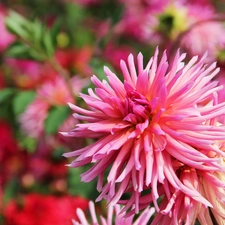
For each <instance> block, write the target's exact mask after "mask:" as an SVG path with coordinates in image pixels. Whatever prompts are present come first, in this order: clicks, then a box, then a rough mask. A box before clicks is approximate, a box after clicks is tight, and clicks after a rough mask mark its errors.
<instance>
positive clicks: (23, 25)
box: [5, 11, 59, 61]
mask: <svg viewBox="0 0 225 225" xmlns="http://www.w3.org/2000/svg"><path fill="white" fill-rule="evenodd" d="M5 23H6V26H7V28H8V29H9V31H11V32H12V33H14V34H15V35H17V36H18V39H19V40H20V41H18V42H17V43H15V44H13V45H12V46H11V47H10V48H9V50H8V52H7V54H8V55H9V56H12V57H19V58H30V59H35V60H41V61H43V60H46V59H48V58H51V57H52V56H53V54H54V52H55V47H56V38H57V32H58V30H59V25H58V24H56V25H55V26H53V30H52V31H51V29H50V28H47V25H45V24H43V23H42V22H41V21H39V20H38V19H35V20H33V21H30V20H28V19H26V18H24V17H23V16H21V15H20V14H18V13H16V12H14V11H10V12H9V16H8V17H7V18H6V20H5Z"/></svg>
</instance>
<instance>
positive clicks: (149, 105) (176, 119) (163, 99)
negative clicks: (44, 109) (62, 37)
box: [64, 49, 225, 213]
mask: <svg viewBox="0 0 225 225" xmlns="http://www.w3.org/2000/svg"><path fill="white" fill-rule="evenodd" d="M184 59H185V54H181V55H180V53H179V51H178V52H177V54H176V56H175V59H174V60H173V62H172V63H168V62H167V56H166V53H165V52H164V54H163V56H162V58H161V60H160V62H159V63H158V49H157V50H156V52H155V54H154V56H153V57H152V58H151V59H150V60H149V62H148V63H147V65H146V66H145V67H144V65H143V56H142V54H139V55H138V57H137V69H136V68H135V63H134V58H133V56H132V55H130V56H129V57H128V65H126V63H125V62H124V61H121V71H122V75H123V77H124V81H123V82H122V81H121V80H120V79H119V78H118V77H117V76H116V75H115V74H114V73H113V72H111V71H110V70H109V69H108V68H107V67H105V74H106V75H107V78H108V81H106V80H103V81H100V80H99V79H98V78H97V77H96V76H93V77H92V82H93V84H94V85H95V86H96V88H95V89H94V90H93V89H89V92H88V94H80V96H81V97H82V98H83V99H84V101H85V102H86V103H87V105H88V107H89V109H83V108H81V107H78V106H76V105H73V104H69V105H70V107H71V109H72V110H74V111H75V112H76V113H75V114H74V116H75V118H77V119H79V120H84V121H85V123H79V124H77V125H76V127H75V128H74V129H73V130H71V131H69V132H67V133H64V135H66V136H70V137H80V138H95V139H97V141H96V142H94V143H92V144H90V145H89V146H86V147H85V148H82V149H79V150H76V151H73V152H70V153H65V154H64V155H65V156H66V157H76V158H75V160H74V161H73V162H72V163H71V164H70V166H71V167H80V166H83V165H86V164H89V163H94V164H95V165H94V166H93V167H92V168H91V169H89V170H88V171H87V172H85V173H84V174H82V181H84V182H89V181H91V180H93V179H94V178H96V177H98V184H97V189H98V191H99V192H101V194H100V196H99V197H98V198H97V200H101V199H102V198H105V199H107V201H108V203H109V205H115V204H117V203H125V204H126V206H125V208H124V210H127V209H132V208H133V207H134V212H136V213H138V212H139V210H140V209H142V208H143V206H144V205H149V204H150V203H151V202H153V203H154V205H155V207H156V210H157V211H160V209H159V206H158V204H157V199H158V198H159V196H160V195H163V194H165V195H166V196H167V197H168V198H170V197H171V195H170V193H171V188H170V186H172V187H173V188H174V189H175V190H181V191H182V193H184V194H185V195H187V196H190V197H191V198H192V199H194V200H195V201H197V202H200V203H202V204H204V205H206V206H211V203H210V202H209V201H208V200H207V199H205V198H204V197H203V196H202V195H201V193H200V192H199V191H198V190H196V189H195V188H193V187H191V186H189V185H186V184H183V183H182V182H181V181H180V179H179V176H178V175H177V174H176V168H174V160H175V162H176V161H177V162H180V163H182V164H184V165H187V166H189V167H191V168H195V169H198V170H201V171H220V170H222V169H223V166H222V165H221V164H220V162H219V161H218V159H217V158H214V157H211V155H213V153H215V154H217V155H218V156H223V157H224V156H225V153H224V152H223V151H222V150H220V149H219V148H218V146H217V145H215V143H217V141H218V140H225V127H224V126H222V125H221V126H215V125H214V124H210V123H208V121H209V120H210V119H214V118H216V117H219V116H222V115H223V114H224V113H225V103H220V104H217V102H216V97H215V96H216V93H217V91H219V90H221V88H222V86H217V82H216V81H211V79H212V78H213V77H214V76H215V75H216V74H217V73H218V71H219V69H218V68H217V69H216V64H215V63H213V64H212V65H210V66H206V65H204V60H205V56H204V57H203V58H202V59H200V60H199V61H198V57H197V56H196V57H193V58H192V59H191V60H190V62H188V63H187V64H186V65H185V63H184V62H183V60H184ZM206 103H207V104H206ZM105 175H106V177H107V181H105V180H104V179H103V178H104V176H105ZM144 190H145V192H143V191H144ZM124 193H131V197H130V199H129V200H124V201H122V200H123V194H124ZM143 196H144V197H145V196H146V197H145V198H144V197H143ZM143 198H144V202H139V201H140V199H143ZM134 205H135V206H134ZM139 207H140V208H139Z"/></svg>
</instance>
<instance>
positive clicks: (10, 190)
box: [2, 178, 18, 205]
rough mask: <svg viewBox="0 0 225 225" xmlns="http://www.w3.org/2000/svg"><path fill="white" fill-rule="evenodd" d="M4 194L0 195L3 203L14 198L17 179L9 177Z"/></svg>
mask: <svg viewBox="0 0 225 225" xmlns="http://www.w3.org/2000/svg"><path fill="white" fill-rule="evenodd" d="M4 190H5V191H4V195H3V197H2V204H3V205H5V204H6V203H7V202H8V201H9V200H11V199H12V198H14V197H15V196H16V194H17V192H18V181H17V179H15V178H14V179H11V180H10V181H9V182H8V183H7V184H6V188H5V189H4Z"/></svg>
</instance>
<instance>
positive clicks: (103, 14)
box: [90, 0, 123, 25]
mask: <svg viewBox="0 0 225 225" xmlns="http://www.w3.org/2000/svg"><path fill="white" fill-rule="evenodd" d="M90 13H91V14H93V15H94V16H98V17H99V18H100V19H102V20H106V19H109V20H110V21H111V23H112V24H113V25H114V24H116V23H117V22H118V21H119V20H120V19H121V16H122V13H123V6H122V4H121V5H120V4H118V2H116V1H114V0H106V1H102V2H101V4H100V5H96V6H95V7H94V6H93V7H92V8H91V11H90Z"/></svg>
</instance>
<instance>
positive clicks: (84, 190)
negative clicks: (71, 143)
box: [68, 166, 98, 200]
mask: <svg viewBox="0 0 225 225" xmlns="http://www.w3.org/2000/svg"><path fill="white" fill-rule="evenodd" d="M85 169H87V166H86V167H80V168H70V169H69V174H68V191H69V193H70V194H72V195H80V196H83V197H85V198H87V199H92V200H94V199H95V198H96V197H97V196H98V192H97V191H96V180H93V181H91V182H88V183H83V182H81V177H80V175H81V174H82V173H83V172H85Z"/></svg>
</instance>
